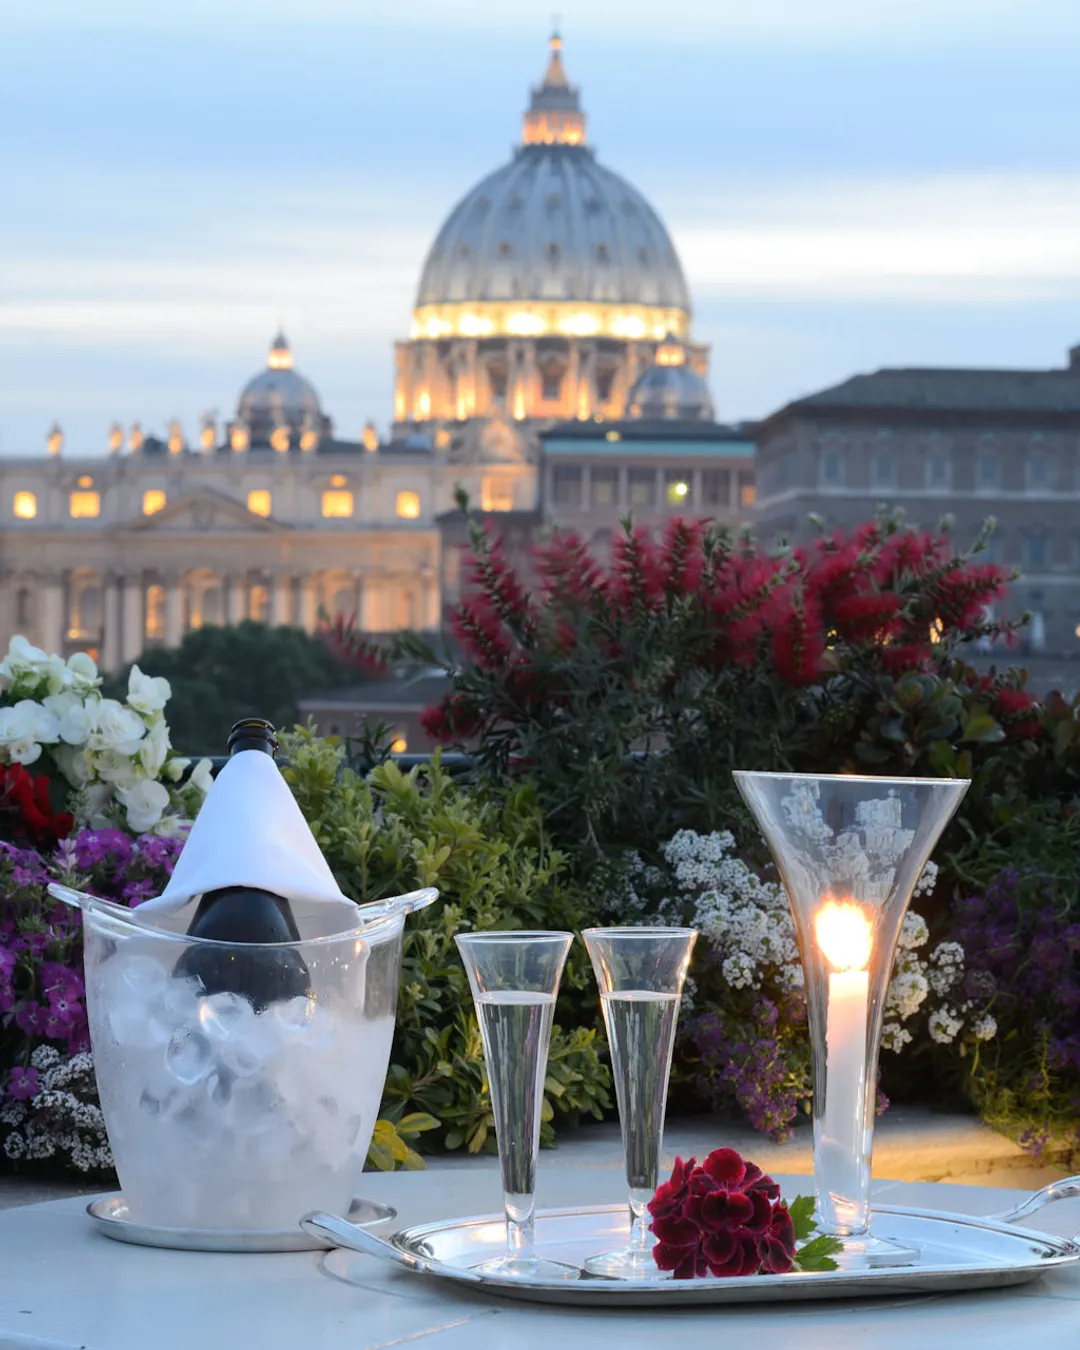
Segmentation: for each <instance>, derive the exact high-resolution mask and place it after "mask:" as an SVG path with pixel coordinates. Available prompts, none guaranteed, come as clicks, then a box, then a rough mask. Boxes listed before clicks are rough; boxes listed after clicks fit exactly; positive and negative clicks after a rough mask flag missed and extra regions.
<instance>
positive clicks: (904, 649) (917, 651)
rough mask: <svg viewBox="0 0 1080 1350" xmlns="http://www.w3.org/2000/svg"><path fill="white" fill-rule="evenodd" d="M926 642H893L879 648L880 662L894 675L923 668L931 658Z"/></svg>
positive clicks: (931, 653) (928, 645) (931, 652)
mask: <svg viewBox="0 0 1080 1350" xmlns="http://www.w3.org/2000/svg"><path fill="white" fill-rule="evenodd" d="M933 655H934V653H933V651H932V650H931V647H930V644H929V643H928V642H893V643H890V645H889V646H887V647H882V649H881V664H882V665H883V666H884V667H885V669H886V670H887V671H890V672H891V673H892V674H894V675H902V674H904V672H906V671H909V670H923V669H924V668H925V667H926V666H927V665H928V664H929V662H930V661H931V660H932V659H933Z"/></svg>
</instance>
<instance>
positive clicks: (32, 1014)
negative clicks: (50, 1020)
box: [15, 999, 47, 1036]
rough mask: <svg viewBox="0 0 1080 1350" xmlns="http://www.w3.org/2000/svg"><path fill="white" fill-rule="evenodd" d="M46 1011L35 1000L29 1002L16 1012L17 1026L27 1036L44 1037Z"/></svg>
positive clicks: (28, 1000)
mask: <svg viewBox="0 0 1080 1350" xmlns="http://www.w3.org/2000/svg"><path fill="white" fill-rule="evenodd" d="M46 1016H47V1013H46V1010H45V1009H44V1008H43V1007H42V1006H41V1004H40V1003H35V1002H34V1000H33V999H27V1001H26V1002H25V1003H24V1004H23V1005H22V1006H21V1007H20V1008H18V1009H16V1012H15V1025H16V1026H17V1027H18V1028H19V1030H20V1031H23V1032H25V1033H26V1035H27V1036H42V1035H44V1033H45V1018H46Z"/></svg>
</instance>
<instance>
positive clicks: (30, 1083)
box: [7, 1067, 40, 1101]
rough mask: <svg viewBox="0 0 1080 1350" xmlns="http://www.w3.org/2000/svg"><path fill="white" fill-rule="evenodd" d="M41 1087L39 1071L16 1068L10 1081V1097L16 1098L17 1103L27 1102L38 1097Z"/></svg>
mask: <svg viewBox="0 0 1080 1350" xmlns="http://www.w3.org/2000/svg"><path fill="white" fill-rule="evenodd" d="M39 1086H40V1084H39V1081H38V1071H37V1069H23V1068H20V1067H16V1068H14V1069H12V1071H11V1078H10V1079H9V1081H8V1089H7V1090H8V1096H9V1097H14V1098H15V1100H16V1101H27V1100H29V1098H31V1097H36V1096H37V1093H38V1090H39Z"/></svg>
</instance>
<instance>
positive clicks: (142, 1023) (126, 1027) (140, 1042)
mask: <svg viewBox="0 0 1080 1350" xmlns="http://www.w3.org/2000/svg"><path fill="white" fill-rule="evenodd" d="M122 994H123V986H117V988H116V989H115V991H114V1001H113V1002H112V1003H111V1005H110V1006H109V1009H108V1019H109V1030H110V1031H111V1032H112V1034H113V1035H114V1036H115V1037H116V1043H117V1045H120V1046H123V1048H124V1049H125V1050H153V1049H155V1048H157V1047H158V1046H162V1045H164V1044H165V1043H166V1042H167V1041H168V1039H169V1034H170V1033H169V1028H168V1027H167V1026H165V1025H163V1024H162V1023H161V1022H160V1021H159V1020H158V1018H157V1017H156V1016H155V1015H154V1009H153V1008H152V1007H150V1006H148V1005H147V1003H146V1001H145V999H143V998H142V997H141V995H138V994H132V993H130V992H127V993H126V994H123V996H119V997H117V996H118V995H122Z"/></svg>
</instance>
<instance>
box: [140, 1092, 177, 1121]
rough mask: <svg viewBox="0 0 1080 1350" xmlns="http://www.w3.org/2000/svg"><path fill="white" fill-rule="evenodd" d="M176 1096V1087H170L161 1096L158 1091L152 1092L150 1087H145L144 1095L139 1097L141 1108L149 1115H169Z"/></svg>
mask: <svg viewBox="0 0 1080 1350" xmlns="http://www.w3.org/2000/svg"><path fill="white" fill-rule="evenodd" d="M176 1096H177V1094H176V1091H175V1089H170V1090H169V1091H168V1092H166V1093H165V1094H164V1095H163V1096H159V1095H158V1094H157V1093H156V1092H151V1091H150V1089H149V1088H143V1090H142V1095H141V1096H140V1097H139V1110H140V1111H142V1112H143V1113H144V1114H145V1115H148V1116H161V1115H168V1113H169V1109H170V1107H171V1106H172V1104H173V1102H174V1101H175V1100H176Z"/></svg>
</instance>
